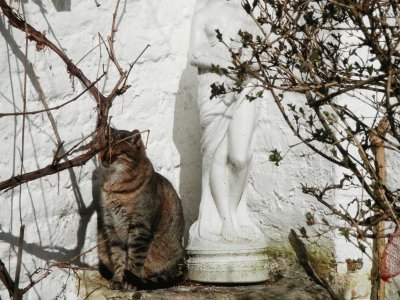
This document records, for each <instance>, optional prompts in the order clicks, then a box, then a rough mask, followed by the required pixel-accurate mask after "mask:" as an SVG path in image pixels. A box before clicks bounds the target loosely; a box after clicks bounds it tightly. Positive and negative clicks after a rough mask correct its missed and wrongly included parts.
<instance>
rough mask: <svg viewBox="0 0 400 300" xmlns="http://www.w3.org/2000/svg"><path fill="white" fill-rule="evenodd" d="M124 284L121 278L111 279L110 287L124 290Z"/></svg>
mask: <svg viewBox="0 0 400 300" xmlns="http://www.w3.org/2000/svg"><path fill="white" fill-rule="evenodd" d="M122 288H123V284H122V281H119V280H114V279H113V280H111V281H110V289H112V290H122Z"/></svg>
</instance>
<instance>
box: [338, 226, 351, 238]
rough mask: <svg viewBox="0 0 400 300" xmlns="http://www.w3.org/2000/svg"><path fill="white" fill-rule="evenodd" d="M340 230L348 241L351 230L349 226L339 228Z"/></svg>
mask: <svg viewBox="0 0 400 300" xmlns="http://www.w3.org/2000/svg"><path fill="white" fill-rule="evenodd" d="M339 232H340V234H341V235H342V236H343V237H344V238H345V239H346V240H347V241H350V231H349V230H348V229H347V228H339Z"/></svg>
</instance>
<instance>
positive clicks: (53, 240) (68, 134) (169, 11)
mask: <svg viewBox="0 0 400 300" xmlns="http://www.w3.org/2000/svg"><path fill="white" fill-rule="evenodd" d="M99 2H100V3H101V6H100V7H99V8H97V7H96V5H95V1H75V0H73V1H71V0H66V1H65V0H64V1H28V3H26V4H25V10H26V14H27V20H28V22H29V23H30V24H32V25H33V26H34V27H35V28H37V29H38V30H40V31H45V32H46V36H47V37H48V38H49V39H50V40H52V41H54V42H55V44H56V45H57V46H59V47H60V48H61V49H63V51H65V53H66V54H67V55H68V56H69V57H70V58H71V59H72V60H73V61H74V62H75V63H76V62H78V61H79V59H80V58H82V57H83V56H84V55H85V54H86V53H87V52H88V51H89V50H91V49H92V48H93V47H94V46H96V45H97V44H98V40H99V39H98V33H100V34H101V35H102V36H103V38H105V39H106V38H107V36H108V35H110V30H111V23H112V13H113V11H114V7H115V3H116V1H103V0H100V1H99ZM14 5H18V2H16V1H14ZM60 8H61V9H65V10H64V11H62V10H60ZM57 9H59V10H60V11H57ZM193 9H194V1H179V0H172V1H167V2H165V1H152V0H150V1H149V0H146V1H142V0H141V1H121V4H120V9H119V13H118V17H117V23H118V32H117V33H116V42H115V50H116V55H117V57H118V58H119V62H120V64H121V66H122V67H123V68H125V69H127V68H128V64H129V63H131V62H133V61H134V60H135V59H136V57H137V56H138V55H139V53H140V52H141V51H142V50H143V48H144V47H145V46H146V45H147V44H151V47H150V48H149V49H148V50H147V51H146V53H145V54H144V55H143V57H142V58H141V59H140V60H139V61H138V63H137V64H136V65H135V67H134V68H133V70H132V73H131V76H130V78H129V81H128V83H129V84H131V85H132V87H131V88H130V89H129V90H128V91H127V92H126V94H124V95H123V96H122V97H119V98H118V99H117V100H116V101H115V104H114V106H113V109H112V112H111V115H112V116H113V118H112V123H113V124H114V126H115V127H117V128H121V129H128V130H132V129H134V128H138V129H140V130H146V129H150V137H149V144H148V156H149V157H150V158H151V160H152V162H153V164H154V167H155V169H156V170H157V171H158V172H160V173H162V174H163V175H165V176H166V177H167V178H168V179H169V180H170V181H171V182H172V183H173V185H174V186H175V187H176V189H177V190H178V191H179V192H180V195H181V196H182V198H184V199H185V200H183V204H184V210H185V217H186V221H187V226H189V225H190V223H192V222H193V221H194V219H195V217H196V214H197V212H196V209H197V206H198V201H199V193H200V190H199V183H200V150H199V149H200V146H199V143H200V138H199V122H198V113H197V104H196V101H195V97H196V92H197V88H196V84H195V82H196V70H195V69H194V68H190V67H188V66H187V49H188V44H189V31H190V22H191V15H192V12H193ZM0 27H1V29H2V33H3V35H2V36H1V37H0V74H1V80H0V91H1V94H0V107H1V109H0V110H1V112H13V111H14V110H16V111H20V110H22V98H21V90H22V85H23V77H24V74H23V52H24V51H25V50H24V48H25V47H24V45H25V44H24V34H22V33H21V32H19V31H18V30H15V29H11V30H9V25H8V22H7V21H6V20H5V19H4V16H3V15H2V14H1V15H0ZM15 42H16V44H15ZM16 45H18V46H16ZM101 51H102V53H101V54H102V57H101V62H100V68H103V65H104V68H105V69H106V70H108V71H109V72H108V75H107V80H106V83H105V84H104V81H102V82H101V83H100V84H99V87H100V90H102V91H105V93H106V94H107V92H108V91H110V88H111V87H112V86H113V85H114V83H115V82H116V80H117V79H118V77H117V74H116V71H115V68H114V66H113V65H112V64H110V62H109V60H108V57H107V53H106V51H105V49H104V48H102V50H101ZM99 56H100V54H99V50H98V49H96V50H94V51H93V52H91V53H90V54H89V55H88V56H87V57H86V58H85V59H84V60H82V61H81V62H80V63H79V65H78V66H79V67H80V68H81V69H82V70H83V71H84V72H85V74H86V75H87V76H88V77H89V78H90V79H92V80H94V79H95V78H96V74H97V71H98V66H99ZM17 57H18V58H17ZM21 59H22V60H21ZM29 60H30V62H32V64H33V65H34V69H35V72H36V74H37V76H38V78H39V80H40V84H41V86H42V88H43V90H44V93H45V95H46V99H47V101H48V104H49V106H50V107H53V106H56V105H59V104H61V103H64V102H65V101H67V100H69V99H71V98H73V97H74V95H76V94H78V92H80V91H82V86H81V84H80V83H79V82H78V81H77V80H76V79H75V80H74V84H75V91H73V88H72V83H71V80H70V78H69V77H68V73H67V72H66V68H65V66H64V64H63V63H61V61H60V59H59V58H58V57H57V56H56V55H55V54H54V53H52V52H51V51H49V50H47V49H46V50H45V51H43V52H37V51H35V44H34V43H30V45H29ZM27 99H28V103H27V109H28V110H35V109H42V105H41V103H40V101H39V98H38V96H37V92H36V91H35V89H34V88H33V87H32V85H31V84H30V81H29V79H28V88H27ZM14 106H15V108H14ZM95 107H96V105H95V102H94V101H93V100H92V99H91V98H90V96H89V95H88V94H86V95H85V96H83V97H82V98H80V99H79V100H78V101H76V102H74V103H72V104H71V105H68V106H66V107H64V108H63V109H62V110H59V111H54V112H53V115H54V117H55V119H56V120H57V129H58V131H59V134H60V136H61V139H62V140H64V141H65V142H66V143H68V144H67V145H73V144H75V143H76V142H77V141H79V139H81V137H82V136H85V135H87V134H88V133H90V132H91V130H93V128H94V126H95V121H96V111H95ZM21 124H22V119H21V118H17V119H15V118H14V117H7V118H1V119H0V133H1V134H0V139H1V143H0V153H2V155H1V158H0V165H1V169H0V180H5V179H7V178H9V177H10V176H11V175H12V174H18V173H19V168H20V160H19V157H20V154H19V151H20V149H21ZM14 133H17V135H16V138H14ZM25 134H26V135H25V155H24V157H25V170H26V171H31V170H34V169H36V168H37V166H45V165H47V164H49V163H51V159H52V154H53V151H54V150H55V146H54V145H55V143H54V141H55V138H54V133H53V131H52V128H51V125H50V123H49V121H48V118H47V116H46V115H45V114H38V115H33V116H29V117H28V118H27V125H26V132H25ZM95 167H96V162H95V160H93V161H91V162H89V163H87V164H86V165H85V166H84V167H82V168H76V169H74V170H73V171H71V172H68V171H64V172H62V173H61V174H60V176H59V177H58V176H49V177H47V178H42V179H39V180H36V181H33V182H30V183H28V184H27V185H24V186H23V187H22V192H21V202H22V205H21V212H22V221H23V223H24V224H25V225H26V229H25V242H26V245H25V246H24V253H23V267H22V272H21V274H22V275H21V276H22V278H21V287H24V286H26V285H27V284H28V283H29V278H28V277H27V276H26V274H27V273H31V272H33V271H34V270H35V269H36V268H38V267H44V266H45V263H46V261H49V262H50V261H68V260H69V259H71V258H72V257H74V256H75V255H77V254H79V253H80V252H83V251H85V250H87V249H89V248H90V247H92V246H93V245H95V243H96V241H95V235H96V213H95V210H94V204H93V197H92V172H93V170H94V169H95ZM71 174H74V176H75V177H76V182H75V183H73V182H72V181H71ZM74 190H75V192H74ZM18 199H19V189H18V188H17V189H14V191H13V192H11V191H9V192H4V193H1V194H0V201H1V204H2V205H1V209H0V225H1V227H0V258H1V259H2V260H3V261H4V262H5V263H6V267H7V268H8V269H10V271H11V273H12V276H14V272H15V265H16V253H15V251H16V250H17V248H16V244H17V238H18V235H19V225H20V220H19V204H18ZM96 260H97V258H96V251H93V252H91V253H89V254H88V255H86V256H85V257H84V258H83V259H82V261H83V262H85V263H87V264H90V265H95V264H96ZM66 282H67V283H68V284H67V289H66V291H63V285H64V283H66ZM75 282H76V281H75V279H73V277H69V278H68V272H66V271H65V270H57V269H55V270H54V272H53V273H52V274H51V275H50V276H49V277H48V278H47V279H46V280H44V281H43V282H42V283H41V284H38V285H36V286H35V288H34V289H32V290H31V291H30V292H29V293H28V294H27V297H26V299H39V298H41V299H53V298H55V297H56V296H57V295H58V294H60V295H66V296H65V297H66V298H67V299H74V297H76V294H74V292H75ZM3 298H4V299H7V298H8V294H7V292H6V291H5V290H4V287H3V285H2V284H0V299H3ZM61 298H64V296H62V297H61Z"/></svg>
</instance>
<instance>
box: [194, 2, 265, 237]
mask: <svg viewBox="0 0 400 300" xmlns="http://www.w3.org/2000/svg"><path fill="white" fill-rule="evenodd" d="M193 18H194V19H193V23H192V30H191V40H190V49H189V61H190V63H191V64H192V65H193V66H195V67H197V68H198V78H199V88H198V101H199V110H200V123H201V130H202V141H201V147H202V155H203V161H202V196H201V202H200V210H199V218H198V220H197V221H196V222H195V223H194V224H193V226H192V228H191V230H190V241H189V244H190V243H195V242H196V240H211V241H228V242H233V241H237V242H240V241H244V240H246V239H247V240H257V241H261V240H263V234H262V233H261V232H260V230H259V229H258V227H257V226H256V225H255V224H254V223H253V222H252V220H251V219H250V217H249V214H248V209H247V200H246V198H245V197H243V195H244V190H245V188H246V185H247V181H248V175H249V166H250V160H251V157H252V153H253V150H254V144H255V131H256V126H257V115H258V109H257V108H258V107H257V101H252V102H250V101H248V100H247V99H246V95H248V94H250V93H251V92H254V87H252V85H251V82H249V83H248V85H247V87H246V88H245V89H244V90H243V91H242V92H241V93H240V94H238V93H234V92H231V93H227V94H226V95H223V96H220V97H219V98H218V99H212V100H210V95H211V88H210V85H211V84H212V83H215V82H219V83H220V84H221V83H224V84H225V85H229V84H231V83H232V82H231V79H228V78H226V77H221V76H219V75H216V74H214V73H212V72H211V68H212V65H219V66H221V67H227V66H228V65H229V62H230V54H229V51H228V49H227V48H226V47H225V46H224V45H223V44H222V43H220V42H219V41H218V40H217V38H216V31H215V30H216V29H218V30H219V31H220V32H221V33H222V34H223V37H224V40H225V41H230V38H237V33H238V31H239V29H242V30H243V29H244V30H246V29H248V28H250V27H251V26H252V25H251V23H252V20H251V19H250V20H249V17H248V16H247V15H246V13H245V11H244V9H243V8H242V7H241V5H240V1H239V0H232V1H227V0H208V1H206V2H205V4H204V5H203V6H202V7H201V8H200V9H198V10H197V11H196V12H195V15H194V17H193ZM231 47H235V45H234V44H232V45H231Z"/></svg>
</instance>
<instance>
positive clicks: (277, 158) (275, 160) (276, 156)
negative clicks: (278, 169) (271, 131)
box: [269, 149, 283, 166]
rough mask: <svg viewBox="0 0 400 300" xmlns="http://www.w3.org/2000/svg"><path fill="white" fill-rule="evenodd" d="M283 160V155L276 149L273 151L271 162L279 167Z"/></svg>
mask: <svg viewBox="0 0 400 300" xmlns="http://www.w3.org/2000/svg"><path fill="white" fill-rule="evenodd" d="M282 159H283V157H282V156H281V153H280V152H279V151H278V150H276V149H274V150H272V151H271V154H270V155H269V161H271V162H273V163H275V165H276V166H279V162H280V161H281V160H282Z"/></svg>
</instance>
